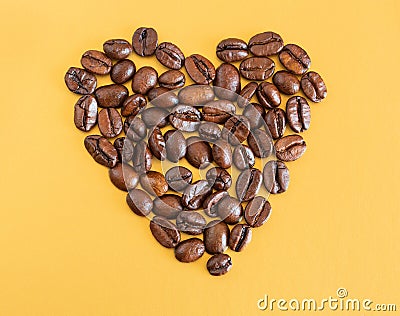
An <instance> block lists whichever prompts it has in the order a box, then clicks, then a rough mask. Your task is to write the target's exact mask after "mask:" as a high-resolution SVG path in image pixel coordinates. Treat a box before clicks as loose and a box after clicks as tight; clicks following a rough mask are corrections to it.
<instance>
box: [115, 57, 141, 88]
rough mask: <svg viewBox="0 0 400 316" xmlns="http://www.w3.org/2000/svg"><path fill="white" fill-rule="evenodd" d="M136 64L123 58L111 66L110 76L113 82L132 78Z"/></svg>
mask: <svg viewBox="0 0 400 316" xmlns="http://www.w3.org/2000/svg"><path fill="white" fill-rule="evenodd" d="M135 71H136V66H135V64H134V62H133V61H132V60H129V59H122V60H120V61H118V62H117V63H116V64H115V65H114V66H112V68H111V73H110V78H111V80H112V81H113V82H115V83H118V84H122V83H125V82H128V81H129V80H131V79H132V77H133V75H134V74H135Z"/></svg>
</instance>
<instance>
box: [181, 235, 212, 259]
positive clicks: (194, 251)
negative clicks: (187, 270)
mask: <svg viewBox="0 0 400 316" xmlns="http://www.w3.org/2000/svg"><path fill="white" fill-rule="evenodd" d="M204 250H205V248H204V243H203V241H202V240H201V239H199V238H190V239H187V240H184V241H181V242H180V243H179V244H178V245H177V246H176V247H175V258H176V259H177V260H178V261H180V262H186V263H187V262H193V261H196V260H198V259H200V258H201V257H202V256H203V254H204Z"/></svg>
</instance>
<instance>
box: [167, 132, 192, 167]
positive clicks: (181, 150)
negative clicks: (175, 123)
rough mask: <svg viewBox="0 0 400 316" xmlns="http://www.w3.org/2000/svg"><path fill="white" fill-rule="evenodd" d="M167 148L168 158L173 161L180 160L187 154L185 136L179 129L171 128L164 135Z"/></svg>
mask: <svg viewBox="0 0 400 316" xmlns="http://www.w3.org/2000/svg"><path fill="white" fill-rule="evenodd" d="M164 139H165V150H166V152H167V159H168V160H169V161H172V162H178V161H179V160H181V159H182V158H183V157H185V155H186V148H187V147H186V139H185V136H184V135H183V134H182V133H181V132H180V131H177V130H169V131H167V132H166V133H165V135H164Z"/></svg>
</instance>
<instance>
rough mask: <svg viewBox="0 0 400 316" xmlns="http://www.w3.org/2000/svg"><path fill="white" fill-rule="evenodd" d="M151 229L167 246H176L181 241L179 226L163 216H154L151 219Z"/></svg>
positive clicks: (160, 241)
mask: <svg viewBox="0 0 400 316" xmlns="http://www.w3.org/2000/svg"><path fill="white" fill-rule="evenodd" d="M150 230H151V233H152V234H153V236H154V238H155V239H156V240H157V241H158V242H159V243H160V244H161V245H162V246H164V247H166V248H174V247H175V246H176V245H178V243H179V242H180V241H181V233H180V232H179V230H178V228H177V227H176V226H175V225H174V224H173V223H171V222H170V221H169V220H167V219H166V218H164V217H161V216H154V217H153V219H152V220H151V221H150Z"/></svg>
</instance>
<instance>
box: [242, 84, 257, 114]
mask: <svg viewBox="0 0 400 316" xmlns="http://www.w3.org/2000/svg"><path fill="white" fill-rule="evenodd" d="M257 87H258V83H257V82H254V81H252V82H249V83H248V84H247V85H245V86H244V88H243V89H242V91H240V94H239V97H238V99H237V104H238V106H239V107H240V108H244V107H245V106H246V105H247V104H248V103H249V102H250V100H251V98H252V97H253V96H254V93H256V90H257Z"/></svg>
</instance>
